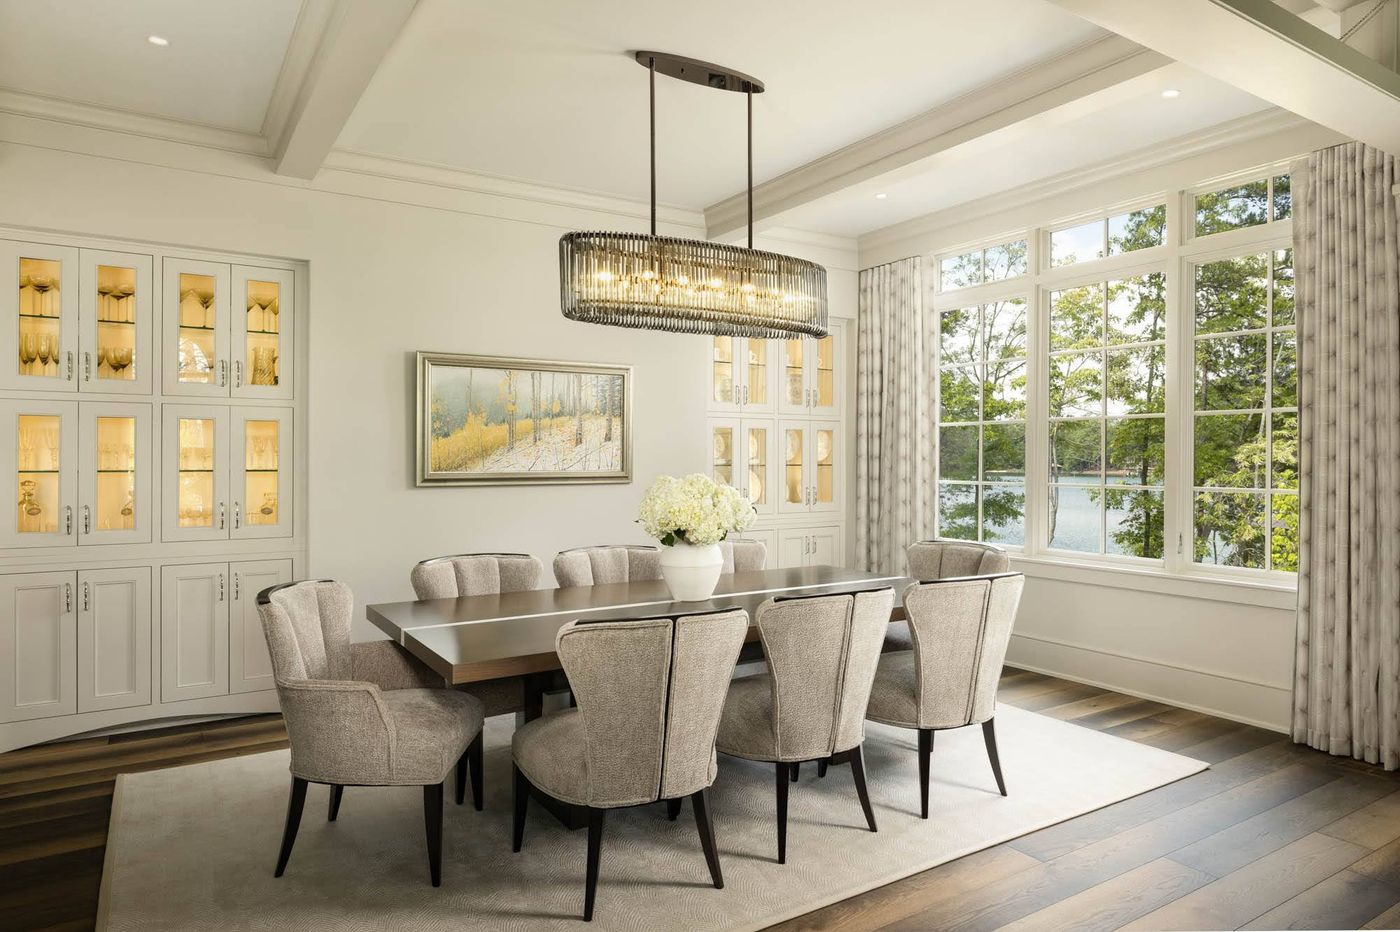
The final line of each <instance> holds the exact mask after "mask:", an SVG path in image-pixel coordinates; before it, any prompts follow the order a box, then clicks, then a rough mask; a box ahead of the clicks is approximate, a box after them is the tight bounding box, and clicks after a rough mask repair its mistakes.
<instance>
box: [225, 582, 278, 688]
mask: <svg viewBox="0 0 1400 932" xmlns="http://www.w3.org/2000/svg"><path fill="white" fill-rule="evenodd" d="M229 575H230V577H231V578H232V580H233V593H232V601H231V603H230V609H229V611H230V615H229V627H228V668H229V674H228V683H229V685H228V689H229V692H231V693H246V692H254V691H256V690H260V689H272V688H273V686H274V684H273V681H272V658H271V657H269V656H268V652H267V638H266V637H265V636H264V635H263V629H262V619H261V618H259V617H258V604H257V602H258V593H259V592H261V591H262V590H264V589H266V588H267V587H269V586H276V585H279V584H281V583H286V582H291V581H292V561H291V560H248V561H244V562H240V563H230V564H229Z"/></svg>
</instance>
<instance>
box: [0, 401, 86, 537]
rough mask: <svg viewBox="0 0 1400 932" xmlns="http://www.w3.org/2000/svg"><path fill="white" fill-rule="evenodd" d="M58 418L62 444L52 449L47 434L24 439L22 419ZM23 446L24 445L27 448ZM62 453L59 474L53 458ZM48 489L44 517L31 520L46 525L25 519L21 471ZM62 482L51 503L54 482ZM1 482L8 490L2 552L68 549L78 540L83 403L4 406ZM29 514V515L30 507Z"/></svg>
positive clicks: (0, 519) (1, 514) (2, 509)
mask: <svg viewBox="0 0 1400 932" xmlns="http://www.w3.org/2000/svg"><path fill="white" fill-rule="evenodd" d="M28 416H35V417H44V416H55V417H57V418H58V444H57V446H55V447H49V446H48V444H47V442H46V441H45V436H44V435H45V434H46V431H38V430H30V431H28V432H27V436H26V437H25V438H21V436H20V419H21V418H22V417H28ZM21 444H24V445H23V446H22V445H21ZM55 452H56V453H57V456H58V464H57V470H56V471H55V469H54V462H53V457H54V453H55ZM21 467H24V468H25V469H26V471H27V475H28V476H29V478H30V479H31V480H33V481H35V482H38V483H40V484H41V485H40V486H39V488H41V489H45V497H44V499H43V500H42V502H41V503H40V504H41V507H42V509H43V510H42V512H41V513H40V514H38V515H34V516H30V517H32V518H35V519H37V520H38V521H39V522H41V523H37V524H36V523H35V522H34V521H25V520H24V518H25V516H24V515H21V510H22V509H21V508H20V504H19V502H20V496H21V490H20V487H19V483H20V481H21V476H20V469H21ZM54 475H56V476H57V486H56V496H55V497H52V498H50V497H47V489H48V488H50V487H51V486H50V482H51V479H50V477H52V476H54ZM0 476H4V477H5V478H4V482H5V485H6V488H5V490H4V495H3V497H0V548H4V547H26V548H27V547H68V546H72V545H73V544H74V543H75V542H76V540H77V536H76V532H77V527H78V522H77V518H78V514H77V511H78V403H77V402H76V401H39V400H31V399H23V400H15V399H9V400H0ZM23 510H25V511H27V510H28V508H27V506H26V508H25V509H23Z"/></svg>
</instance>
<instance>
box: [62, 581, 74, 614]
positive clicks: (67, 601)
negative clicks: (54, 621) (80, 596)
mask: <svg viewBox="0 0 1400 932" xmlns="http://www.w3.org/2000/svg"><path fill="white" fill-rule="evenodd" d="M72 610H73V584H72V583H64V584H63V614H65V615H67V614H68V613H69V612H71V611H72Z"/></svg>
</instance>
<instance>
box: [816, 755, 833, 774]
mask: <svg viewBox="0 0 1400 932" xmlns="http://www.w3.org/2000/svg"><path fill="white" fill-rule="evenodd" d="M830 764H831V758H829V757H823V758H822V759H821V760H819V761H817V778H818V779H820V778H822V777H825V776H826V768H827V767H828V766H830Z"/></svg>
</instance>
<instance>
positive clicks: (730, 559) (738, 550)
mask: <svg viewBox="0 0 1400 932" xmlns="http://www.w3.org/2000/svg"><path fill="white" fill-rule="evenodd" d="M719 552H720V554H721V555H722V556H723V557H724V569H723V570H722V572H725V573H747V572H751V571H753V570H761V569H763V567H764V565H765V564H766V563H767V562H768V545H767V544H765V543H764V542H763V541H761V540H747V539H741V538H735V539H733V540H722V541H720V542H719Z"/></svg>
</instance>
